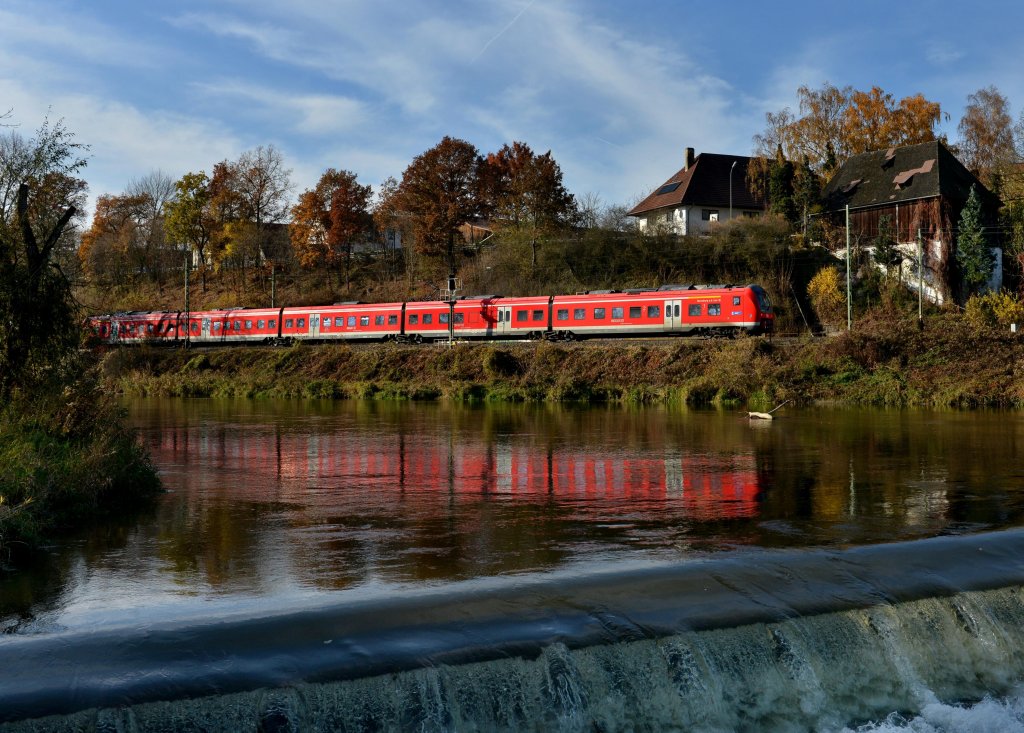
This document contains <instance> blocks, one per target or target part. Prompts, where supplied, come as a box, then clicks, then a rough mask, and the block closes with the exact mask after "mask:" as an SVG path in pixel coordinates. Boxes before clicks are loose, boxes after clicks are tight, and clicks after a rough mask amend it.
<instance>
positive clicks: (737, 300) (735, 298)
mask: <svg viewBox="0 0 1024 733" xmlns="http://www.w3.org/2000/svg"><path fill="white" fill-rule="evenodd" d="M732 304H733V305H739V304H740V296H738V295H734V296H732Z"/></svg>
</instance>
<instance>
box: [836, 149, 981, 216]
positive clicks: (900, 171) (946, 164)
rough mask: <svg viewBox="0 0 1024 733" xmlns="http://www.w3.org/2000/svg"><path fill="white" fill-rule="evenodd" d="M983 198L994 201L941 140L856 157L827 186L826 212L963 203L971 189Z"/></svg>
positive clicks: (841, 167) (842, 167)
mask: <svg viewBox="0 0 1024 733" xmlns="http://www.w3.org/2000/svg"><path fill="white" fill-rule="evenodd" d="M972 184H973V185H976V186H977V187H978V193H979V194H980V195H981V196H982V199H983V200H984V199H989V201H990V202H991V201H994V200H995V196H993V195H992V194H991V193H990V192H989V190H988V189H987V188H985V187H984V186H983V185H982V184H981V182H980V181H978V179H977V178H976V177H975V176H974V175H973V174H972V173H971V172H970V171H969V170H967V168H965V167H964V165H963V163H961V162H960V161H959V160H957V159H956V156H954V155H953V154H952V153H951V152H949V149H948V148H947V147H946V146H945V145H943V144H942V143H941V142H939V141H938V140H932V141H931V142H926V143H920V144H918V145H907V146H905V147H902V148H888V149H886V150H874V151H872V152H870V153H862V154H860V155H855V156H853V157H852V158H850V159H849V160H847V161H846V162H845V163H843V164H842V166H840V168H839V170H838V171H836V174H835V175H834V176H833V177H832V180H830V181H829V182H828V185H826V186H825V190H824V191H823V192H822V198H823V199H824V201H825V208H826V210H828V211H837V210H839V209H842V208H844V207H845V206H846V205H849V206H850V208H851V209H863V208H868V207H872V206H890V205H893V204H898V203H902V202H904V201H914V200H916V199H922V198H934V197H937V196H942V197H945V198H948V199H951V200H953V201H956V202H959V203H961V204H962V203H963V202H964V201H966V200H967V196H968V195H969V194H970V191H971V185H972Z"/></svg>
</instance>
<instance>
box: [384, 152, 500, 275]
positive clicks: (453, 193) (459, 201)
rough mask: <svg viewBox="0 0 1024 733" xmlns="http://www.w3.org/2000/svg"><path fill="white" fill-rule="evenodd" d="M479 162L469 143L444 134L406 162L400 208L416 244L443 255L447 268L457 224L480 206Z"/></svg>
mask: <svg viewBox="0 0 1024 733" xmlns="http://www.w3.org/2000/svg"><path fill="white" fill-rule="evenodd" d="M481 165H482V160H481V158H480V155H479V153H478V152H477V149H476V148H475V147H474V146H473V145H471V144H470V143H468V142H466V141H465V140H459V139H456V138H452V137H447V136H446V137H445V138H444V139H442V140H441V142H439V143H438V144H437V145H435V146H434V147H432V148H431V149H430V150H428V151H426V152H425V153H423V154H421V155H419V156H417V157H416V158H415V159H414V160H413V161H412V163H410V164H409V167H408V168H406V169H405V172H404V173H403V174H402V182H401V183H400V184H399V191H398V197H399V202H398V203H399V208H400V209H401V210H403V211H405V212H407V213H408V214H409V216H410V218H411V223H412V228H413V234H414V236H415V239H416V243H415V246H416V250H417V251H418V252H420V253H421V254H424V255H427V256H429V257H433V258H436V259H440V260H442V261H444V263H445V265H446V267H447V269H448V272H449V273H454V272H455V267H456V262H455V241H456V239H457V238H458V237H459V227H460V226H461V225H462V224H463V223H465V222H466V221H468V220H470V219H472V218H473V217H475V216H476V215H477V214H478V213H479V210H480V207H479V198H478V194H479V186H480V180H479V175H480V168H481Z"/></svg>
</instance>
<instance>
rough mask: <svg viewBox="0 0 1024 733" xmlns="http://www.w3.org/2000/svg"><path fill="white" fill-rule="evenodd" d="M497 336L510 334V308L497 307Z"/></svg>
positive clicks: (506, 306)
mask: <svg viewBox="0 0 1024 733" xmlns="http://www.w3.org/2000/svg"><path fill="white" fill-rule="evenodd" d="M497 310H498V330H497V333H498V334H507V333H512V306H508V305H499V306H498V308H497Z"/></svg>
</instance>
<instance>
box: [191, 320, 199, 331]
mask: <svg viewBox="0 0 1024 733" xmlns="http://www.w3.org/2000/svg"><path fill="white" fill-rule="evenodd" d="M192 333H199V324H198V323H196V322H195V321H193V322H192Z"/></svg>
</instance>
